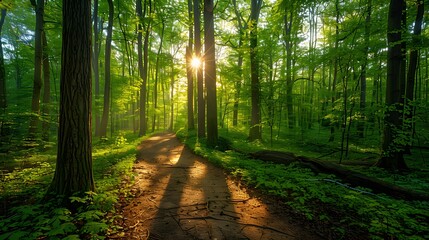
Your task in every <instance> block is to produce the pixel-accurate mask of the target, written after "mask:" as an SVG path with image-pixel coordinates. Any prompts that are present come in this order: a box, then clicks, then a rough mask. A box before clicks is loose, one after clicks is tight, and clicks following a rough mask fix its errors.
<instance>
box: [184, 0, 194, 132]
mask: <svg viewBox="0 0 429 240" xmlns="http://www.w3.org/2000/svg"><path fill="white" fill-rule="evenodd" d="M188 19H189V22H190V23H191V22H192V0H188ZM193 38H194V32H193V28H192V24H189V28H188V46H187V47H186V77H187V80H188V91H187V93H188V130H193V129H195V122H194V74H193V73H192V64H191V61H192V43H193Z"/></svg>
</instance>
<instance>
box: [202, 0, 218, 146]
mask: <svg viewBox="0 0 429 240" xmlns="http://www.w3.org/2000/svg"><path fill="white" fill-rule="evenodd" d="M213 11H214V6H213V0H204V40H205V41H204V49H205V54H204V67H205V76H204V79H205V83H206V87H207V144H208V145H209V146H212V147H214V146H216V145H217V140H218V126H217V101H216V58H215V39H214V19H213Z"/></svg>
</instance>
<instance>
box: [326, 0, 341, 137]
mask: <svg viewBox="0 0 429 240" xmlns="http://www.w3.org/2000/svg"><path fill="white" fill-rule="evenodd" d="M339 4H340V3H339V1H338V0H336V1H335V12H336V17H335V23H336V24H335V46H334V51H335V56H334V73H333V79H332V93H331V94H332V97H331V103H332V106H331V108H332V112H334V109H335V101H336V100H337V95H338V94H337V93H336V86H337V81H338V56H337V54H338V53H337V50H338V45H339V42H340V41H339V34H340V30H339V24H340V9H339ZM332 115H335V114H332ZM335 125H336V121H335V119H331V135H330V136H329V142H333V141H334V138H335Z"/></svg>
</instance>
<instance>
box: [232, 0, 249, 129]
mask: <svg viewBox="0 0 429 240" xmlns="http://www.w3.org/2000/svg"><path fill="white" fill-rule="evenodd" d="M232 3H233V5H234V12H235V16H236V18H237V30H238V34H239V36H238V37H239V39H238V46H237V49H238V57H237V75H238V79H237V81H236V84H235V94H234V108H233V114H232V125H233V126H237V125H238V104H239V102H240V93H241V85H242V82H243V58H244V53H243V43H244V34H245V31H246V29H247V23H246V21H244V20H243V16H242V14H241V12H240V11H239V8H238V5H237V0H233V1H232Z"/></svg>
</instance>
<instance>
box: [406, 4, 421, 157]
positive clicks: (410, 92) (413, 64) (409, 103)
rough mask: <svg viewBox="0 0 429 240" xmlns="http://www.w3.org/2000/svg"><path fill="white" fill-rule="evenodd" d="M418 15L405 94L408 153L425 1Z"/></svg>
mask: <svg viewBox="0 0 429 240" xmlns="http://www.w3.org/2000/svg"><path fill="white" fill-rule="evenodd" d="M416 5H417V15H416V20H415V21H414V31H413V39H412V42H413V46H412V49H411V50H410V60H409V65H408V75H407V86H406V92H405V94H406V96H405V105H404V106H405V108H406V109H405V113H406V114H405V121H404V130H405V131H406V132H407V133H406V134H408V135H409V140H408V142H409V144H408V145H407V146H406V149H405V151H406V153H411V149H410V148H411V143H412V134H413V133H412V119H413V113H414V109H415V106H413V101H414V90H415V82H416V77H417V74H416V72H417V64H418V61H419V50H420V49H419V48H420V47H421V40H420V35H421V32H422V23H423V14H424V1H420V0H417V1H416Z"/></svg>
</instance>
